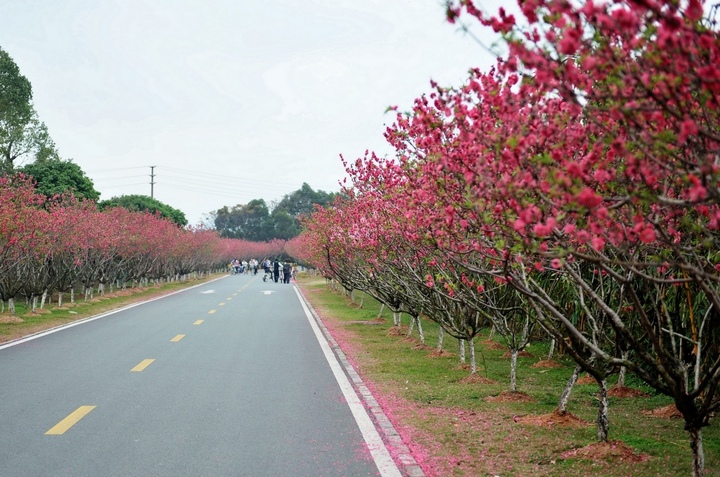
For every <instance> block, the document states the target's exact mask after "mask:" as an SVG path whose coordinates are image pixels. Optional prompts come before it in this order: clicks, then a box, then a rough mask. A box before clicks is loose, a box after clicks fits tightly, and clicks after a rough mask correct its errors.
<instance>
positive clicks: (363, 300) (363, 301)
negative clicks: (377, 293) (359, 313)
mask: <svg viewBox="0 0 720 477" xmlns="http://www.w3.org/2000/svg"><path fill="white" fill-rule="evenodd" d="M364 304H365V292H360V305H359V306H358V308H360V309H361V310H362V307H363V305H364Z"/></svg>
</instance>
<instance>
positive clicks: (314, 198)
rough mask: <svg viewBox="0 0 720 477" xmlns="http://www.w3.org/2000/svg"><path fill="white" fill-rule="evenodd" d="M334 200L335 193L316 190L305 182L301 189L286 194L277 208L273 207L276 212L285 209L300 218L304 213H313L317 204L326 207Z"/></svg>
mask: <svg viewBox="0 0 720 477" xmlns="http://www.w3.org/2000/svg"><path fill="white" fill-rule="evenodd" d="M333 200H335V194H334V193H332V192H330V193H328V192H324V191H321V190H318V191H315V190H313V188H312V187H310V185H308V183H307V182H303V185H302V186H301V187H300V189H298V190H296V191H295V192H292V193H290V194H285V196H284V197H283V198H282V200H281V201H280V202H279V203H278V204H277V206H276V207H275V209H273V212H275V210H278V211H285V212H287V213H288V214H290V215H291V216H292V217H294V218H295V219H299V218H300V216H302V215H310V214H312V213H313V211H314V210H315V205H320V206H323V207H324V206H325V205H327V204H331V203H332V202H333ZM298 230H299V229H298Z"/></svg>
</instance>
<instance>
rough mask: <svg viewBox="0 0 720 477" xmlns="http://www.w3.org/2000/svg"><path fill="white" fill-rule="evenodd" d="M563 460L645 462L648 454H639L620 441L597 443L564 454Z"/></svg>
mask: <svg viewBox="0 0 720 477" xmlns="http://www.w3.org/2000/svg"><path fill="white" fill-rule="evenodd" d="M562 457H563V459H573V458H576V459H589V460H594V461H623V462H645V461H646V460H648V459H649V458H650V456H649V455H647V454H639V453H637V452H635V450H634V449H632V448H631V447H628V446H627V445H625V443H623V442H620V441H608V442H595V443H594V444H590V445H589V446H585V447H581V448H579V449H572V450H569V451H567V452H564V453H563V454H562Z"/></svg>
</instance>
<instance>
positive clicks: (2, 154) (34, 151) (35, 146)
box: [0, 48, 57, 173]
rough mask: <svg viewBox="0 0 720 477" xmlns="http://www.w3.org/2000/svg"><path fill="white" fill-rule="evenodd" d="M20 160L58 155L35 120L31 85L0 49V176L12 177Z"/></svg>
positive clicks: (45, 132)
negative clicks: (9, 174) (3, 174)
mask: <svg viewBox="0 0 720 477" xmlns="http://www.w3.org/2000/svg"><path fill="white" fill-rule="evenodd" d="M22 158H38V159H41V160H43V159H47V158H57V151H56V150H55V144H54V143H53V142H52V139H50V136H49V134H48V131H47V127H46V126H45V124H44V123H42V122H41V121H40V120H39V119H38V118H37V114H36V112H35V108H34V107H33V105H32V86H31V85H30V81H29V80H28V79H27V78H26V77H25V76H23V75H22V74H20V69H19V68H18V66H17V64H16V63H15V61H13V59H12V58H11V57H10V55H9V54H8V53H7V52H6V51H5V50H3V49H2V48H0V173H12V172H13V170H14V168H15V164H16V161H17V160H18V159H22Z"/></svg>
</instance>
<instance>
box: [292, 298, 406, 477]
mask: <svg viewBox="0 0 720 477" xmlns="http://www.w3.org/2000/svg"><path fill="white" fill-rule="evenodd" d="M293 289H294V290H295V294H296V295H297V296H298V299H299V300H300V304H301V305H302V308H303V311H304V312H305V316H306V317H307V320H308V322H309V323H310V327H311V328H312V330H313V332H314V333H315V338H317V340H318V343H320V348H322V351H323V354H324V355H325V359H326V360H327V362H328V364H329V365H330V369H332V372H333V375H334V376H335V379H336V380H337V383H338V385H339V386H340V390H341V391H342V393H343V396H344V397H345V401H347V404H348V407H349V408H350V411H351V412H352V414H353V417H355V422H356V423H357V425H358V428H359V429H360V432H361V433H362V436H363V439H365V444H367V447H368V450H369V451H370V454H371V455H372V457H373V460H374V461H375V465H376V466H377V468H378V471H379V472H380V475H381V476H382V477H402V474H401V473H400V470H399V469H398V467H397V464H395V461H394V460H393V458H392V456H391V455H390V451H388V449H387V447H386V446H385V443H384V442H383V440H382V438H381V437H380V434H379V433H378V431H377V429H376V428H375V425H374V424H373V422H372V420H371V419H370V416H369V415H368V413H367V411H366V410H365V407H364V406H363V405H362V402H361V401H360V398H359V397H358V395H357V393H356V392H355V390H354V389H353V387H352V385H351V384H350V381H349V380H348V378H347V376H346V375H345V373H344V372H343V369H342V367H341V366H340V363H339V362H338V360H337V357H336V356H335V354H334V353H333V352H332V350H331V349H330V345H329V344H328V342H327V340H326V339H325V337H324V336H323V334H322V332H321V331H320V328H319V327H318V325H317V323H316V322H315V319H314V318H313V316H312V313H311V312H310V310H309V308H308V305H307V304H306V303H305V300H304V298H303V296H302V295H301V294H300V292H299V291H298V289H297V287H293Z"/></svg>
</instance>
